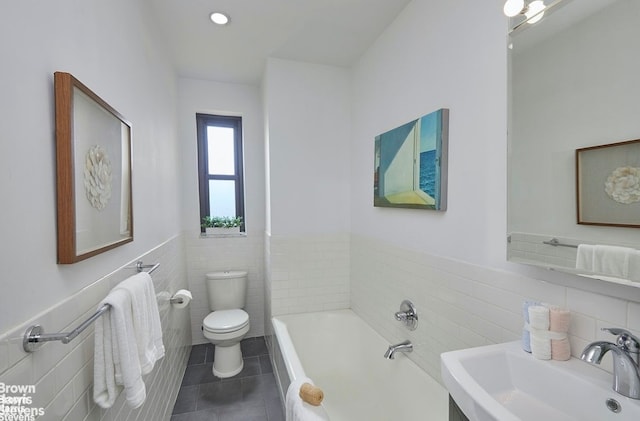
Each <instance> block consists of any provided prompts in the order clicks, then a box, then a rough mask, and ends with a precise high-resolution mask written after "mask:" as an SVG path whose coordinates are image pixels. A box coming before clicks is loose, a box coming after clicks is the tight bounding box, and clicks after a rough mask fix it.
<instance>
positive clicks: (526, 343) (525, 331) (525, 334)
mask: <svg viewBox="0 0 640 421" xmlns="http://www.w3.org/2000/svg"><path fill="white" fill-rule="evenodd" d="M537 305H540V303H539V302H537V301H528V300H527V301H524V302H523V303H522V317H523V318H524V327H523V328H522V349H523V350H525V351H526V352H528V353H531V333H530V332H529V307H531V306H537Z"/></svg>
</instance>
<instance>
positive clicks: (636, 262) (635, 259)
mask: <svg viewBox="0 0 640 421" xmlns="http://www.w3.org/2000/svg"><path fill="white" fill-rule="evenodd" d="M627 279H629V280H630V281H636V282H638V281H640V250H636V249H632V251H630V252H629V273H628V274H627Z"/></svg>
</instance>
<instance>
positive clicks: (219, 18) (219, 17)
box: [209, 12, 229, 25]
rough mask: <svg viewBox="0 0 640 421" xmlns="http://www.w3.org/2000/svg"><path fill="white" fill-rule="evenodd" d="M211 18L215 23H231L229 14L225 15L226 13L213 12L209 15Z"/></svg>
mask: <svg viewBox="0 0 640 421" xmlns="http://www.w3.org/2000/svg"><path fill="white" fill-rule="evenodd" d="M209 18H210V19H211V21H212V22H213V23H215V24H218V25H226V24H227V23H229V17H227V15H225V14H224V13H220V12H213V13H212V14H211V15H209Z"/></svg>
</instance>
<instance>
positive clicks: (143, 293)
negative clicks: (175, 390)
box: [114, 272, 164, 374]
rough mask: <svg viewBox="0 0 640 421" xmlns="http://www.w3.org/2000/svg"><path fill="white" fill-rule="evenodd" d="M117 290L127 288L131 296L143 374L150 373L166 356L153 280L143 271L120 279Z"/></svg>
mask: <svg viewBox="0 0 640 421" xmlns="http://www.w3.org/2000/svg"><path fill="white" fill-rule="evenodd" d="M114 289H122V290H125V291H126V292H127V293H128V294H129V296H130V297H131V303H132V316H133V327H134V333H135V338H136V345H137V349H138V358H139V361H140V368H141V369H142V374H148V373H150V372H151V370H153V367H154V365H155V363H156V361H158V360H159V359H160V358H162V357H163V356H164V345H163V343H162V326H161V324H160V312H159V311H158V303H157V299H156V293H155V290H154V287H153V280H152V279H151V276H150V275H149V274H148V273H146V272H140V273H138V274H136V275H134V276H131V277H129V278H127V279H126V280H124V281H122V282H120V283H119V284H118V285H116V287H115V288H114Z"/></svg>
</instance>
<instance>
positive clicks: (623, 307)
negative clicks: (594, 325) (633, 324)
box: [567, 288, 627, 326]
mask: <svg viewBox="0 0 640 421" xmlns="http://www.w3.org/2000/svg"><path fill="white" fill-rule="evenodd" d="M567 307H568V308H569V309H571V310H572V311H577V312H580V313H582V314H585V315H589V316H592V317H595V318H596V319H598V320H606V321H608V322H609V324H612V325H614V326H626V324H627V302H626V301H624V300H621V299H618V298H613V297H607V296H605V295H599V294H594V293H592V292H587V291H581V290H578V289H573V288H568V289H567Z"/></svg>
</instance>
